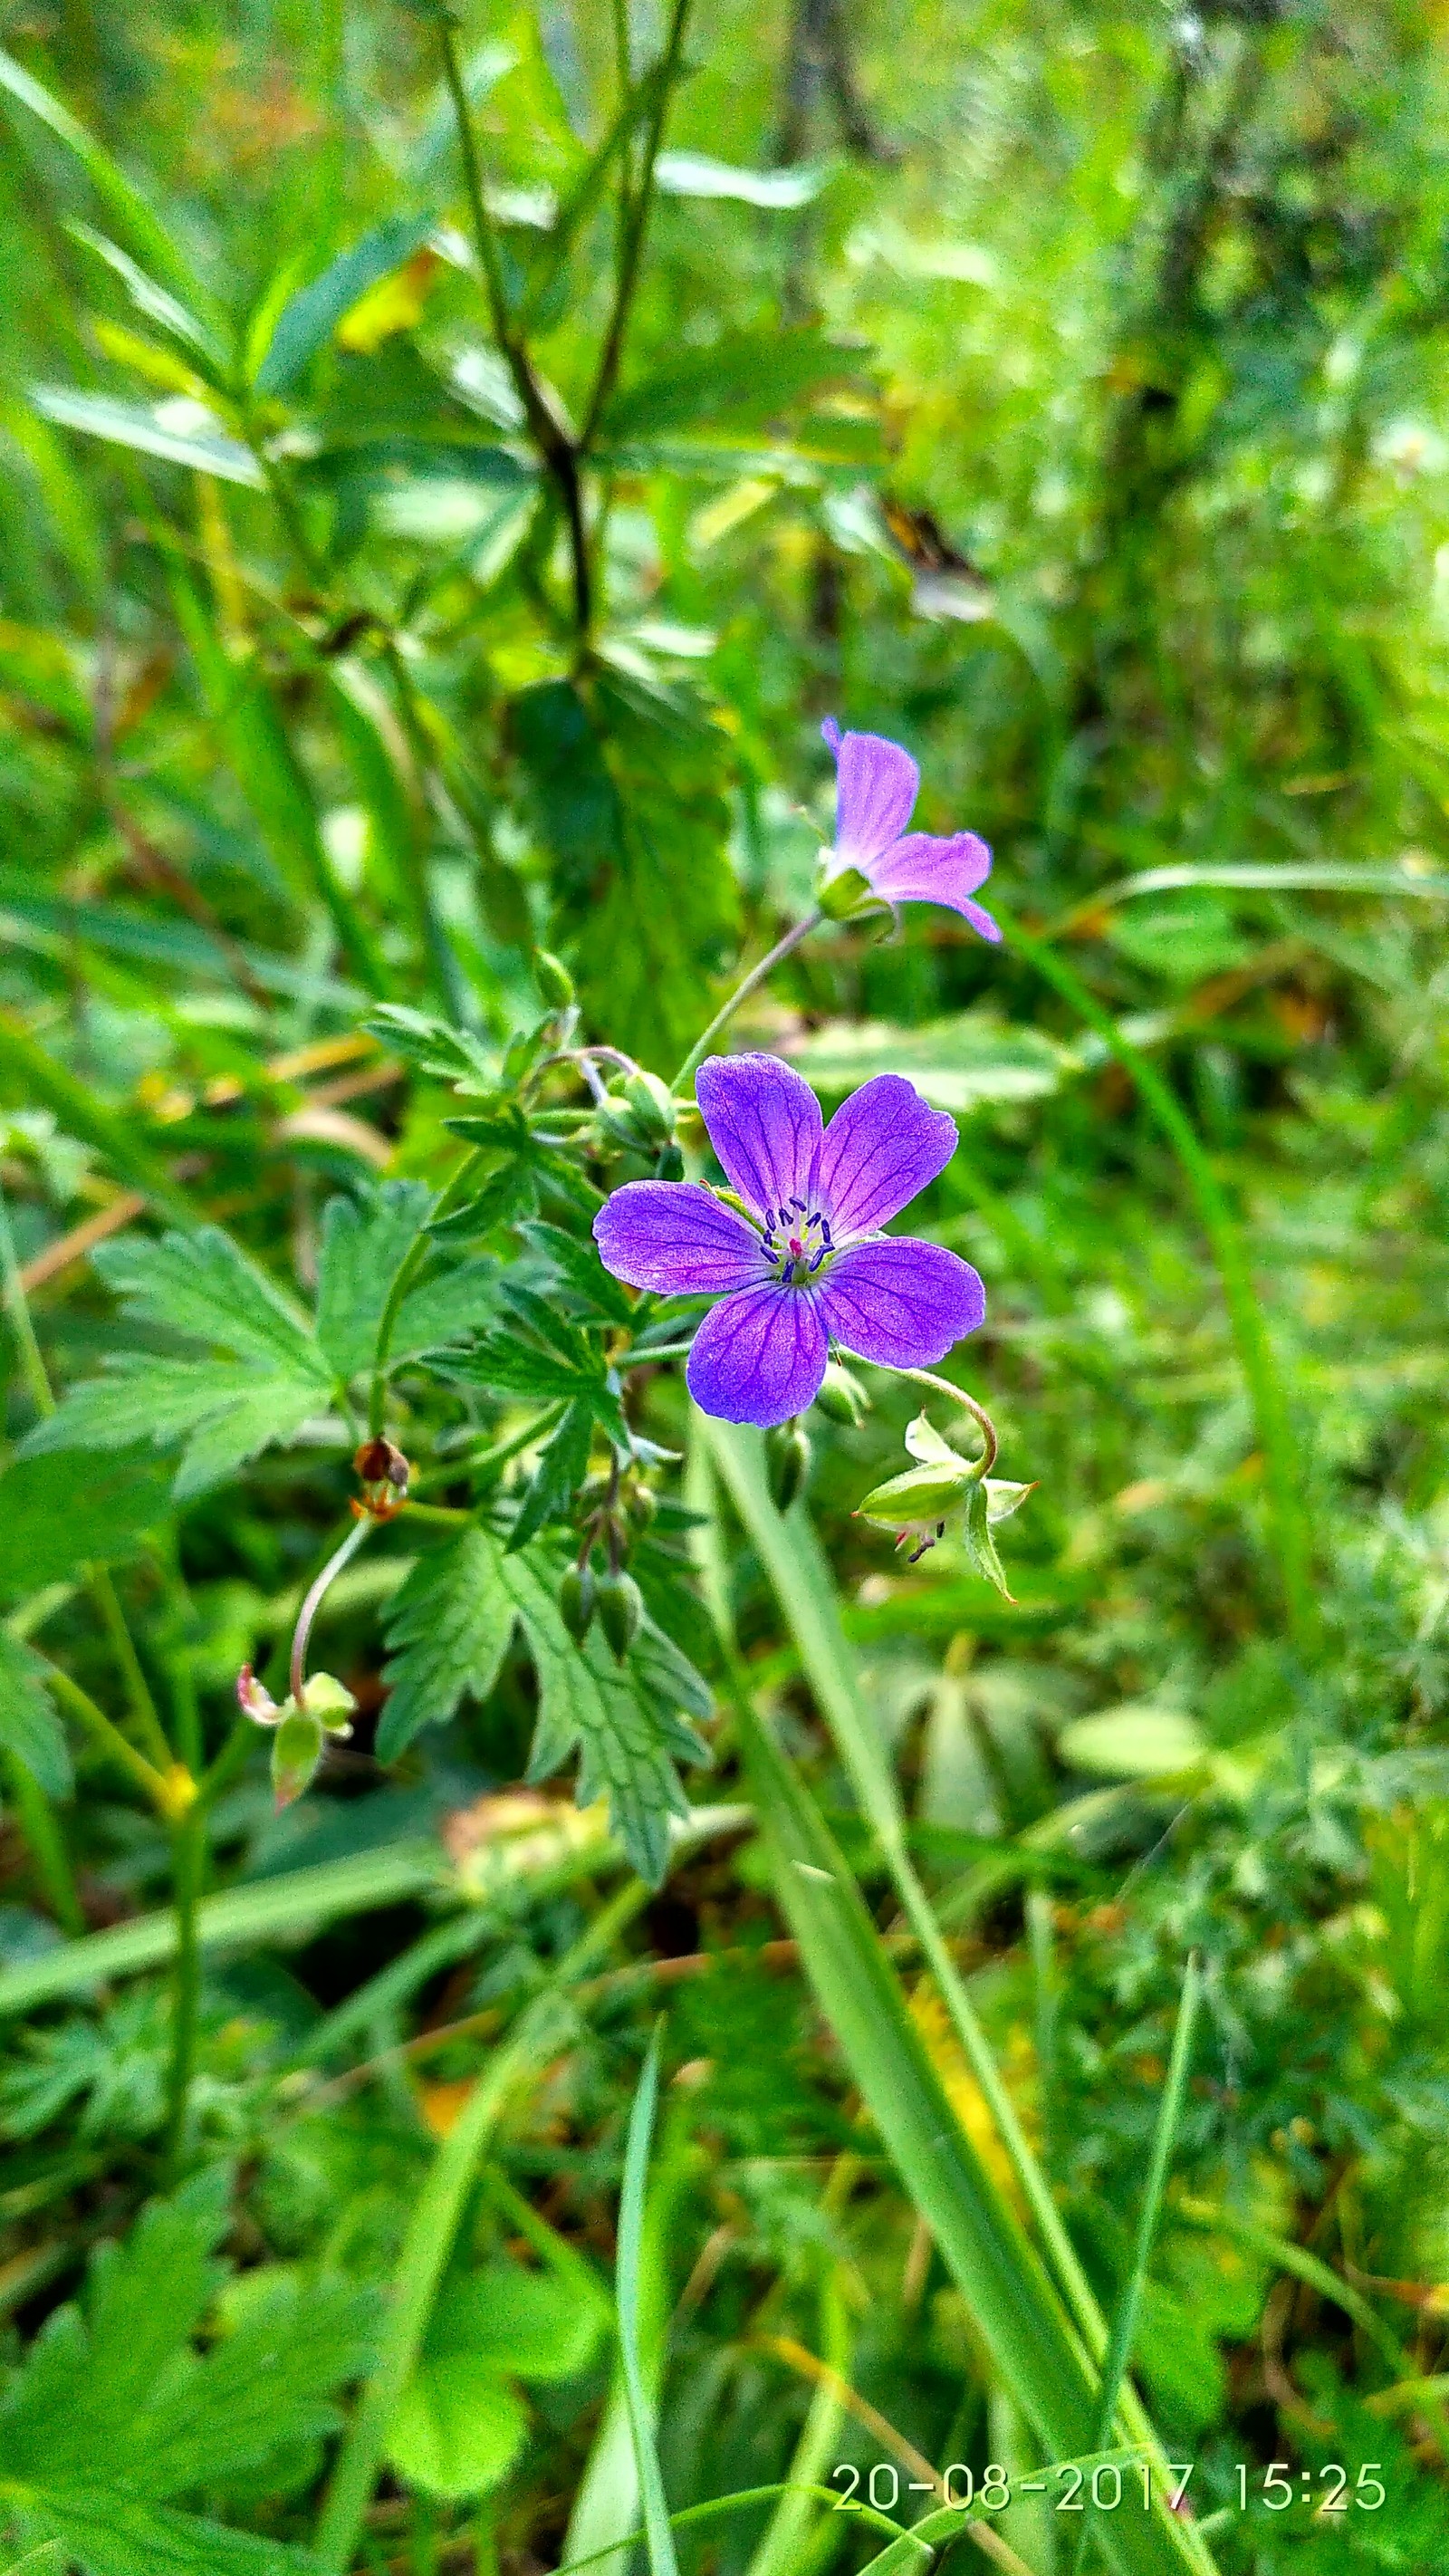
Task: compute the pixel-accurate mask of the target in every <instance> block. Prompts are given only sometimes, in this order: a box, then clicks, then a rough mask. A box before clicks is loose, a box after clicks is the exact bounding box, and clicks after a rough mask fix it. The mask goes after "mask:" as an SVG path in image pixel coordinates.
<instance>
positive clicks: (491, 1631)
mask: <svg viewBox="0 0 1449 2576" xmlns="http://www.w3.org/2000/svg"><path fill="white" fill-rule="evenodd" d="M499 1554H500V1551H499V1546H498V1542H497V1541H496V1539H494V1538H493V1537H492V1536H491V1535H490V1533H489V1532H488V1531H486V1530H482V1529H471V1530H465V1531H464V1533H463V1535H462V1537H461V1538H458V1539H455V1540H454V1542H453V1544H452V1545H451V1547H445V1548H440V1549H439V1550H438V1552H437V1554H436V1555H434V1556H425V1557H422V1558H420V1559H419V1561H418V1563H417V1564H416V1565H415V1566H414V1567H413V1570H412V1572H411V1574H409V1576H408V1577H407V1580H406V1581H405V1582H404V1584H403V1586H402V1588H401V1590H400V1591H399V1593H398V1596H397V1599H396V1600H395V1601H394V1603H393V1605H392V1611H391V1615H390V1617H389V1619H388V1623H387V1637H388V1644H389V1646H390V1647H391V1648H392V1650H393V1652H392V1657H391V1660H390V1661H389V1663H388V1666H387V1669H386V1672H385V1674H384V1677H383V1678H384V1680H385V1681H386V1683H387V1686H388V1700H387V1705H386V1707H385V1708H384V1710H383V1713H382V1718H381V1721H380V1723H379V1725H378V1730H377V1757H378V1760H379V1761H380V1762H395V1761H396V1759H397V1757H398V1755H399V1754H400V1753H402V1752H404V1751H405V1750H406V1748H407V1747H408V1745H409V1744H411V1742H412V1740H413V1737H414V1736H415V1735H416V1734H417V1733H418V1732H419V1730H420V1729H421V1728H422V1727H425V1726H438V1725H442V1724H444V1723H445V1722H446V1721H447V1719H448V1718H450V1717H451V1716H452V1715H453V1712H454V1710H455V1709H456V1708H457V1706H458V1703H459V1701H460V1700H461V1699H462V1697H463V1694H464V1692H465V1691H471V1693H472V1695H473V1697H474V1698H475V1699H486V1698H487V1696H488V1693H489V1692H490V1691H491V1689H492V1688H493V1685H494V1683H495V1682H496V1680H497V1678H498V1674H499V1669H500V1667H501V1665H502V1662H503V1658H504V1656H505V1655H506V1654H507V1652H508V1645H509V1640H510V1638H511V1637H512V1635H513V1628H514V1621H515V1618H516V1616H517V1613H516V1609H515V1605H514V1602H513V1600H512V1597H511V1595H510V1594H509V1593H508V1592H507V1591H506V1590H505V1588H504V1587H503V1585H502V1584H501V1583H500V1582H499V1580H498V1572H497V1569H498V1559H499ZM399 1649H401V1651H400V1652H399V1651H398V1650H399Z"/></svg>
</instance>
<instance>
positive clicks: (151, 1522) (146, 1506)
mask: <svg viewBox="0 0 1449 2576" xmlns="http://www.w3.org/2000/svg"><path fill="white" fill-rule="evenodd" d="M145 1428H146V1430H147V1431H149V1429H150V1424H149V1422H148V1423H147V1424H146V1426H145ZM170 1484H171V1479H170V1477H169V1476H168V1475H167V1473H166V1470H165V1468H164V1467H163V1466H161V1465H160V1463H159V1462H158V1460H157V1459H156V1457H155V1455H154V1452H152V1451H151V1450H150V1449H149V1448H147V1449H141V1448H137V1449H135V1450H133V1451H132V1452H131V1453H130V1454H129V1455H128V1456H123V1457H119V1458H115V1459H111V1460H107V1462H106V1463H105V1464H104V1465H103V1464H102V1463H101V1462H100V1460H99V1459H97V1458H95V1457H94V1456H92V1457H83V1456H80V1455H79V1454H77V1453H76V1452H74V1451H68V1450H59V1451H55V1452H53V1453H52V1454H50V1455H49V1456H44V1457H38V1458H36V1457H32V1458H20V1459H17V1460H16V1462H15V1464H14V1465H13V1466H10V1467H7V1468H6V1470H5V1473H4V1475H3V1476H0V1534H3V1541H4V1545H3V1553H0V1592H3V1593H4V1594H5V1595H6V1597H8V1598H14V1597H16V1596H19V1595H22V1594H25V1593H30V1592H38V1591H39V1590H40V1589H41V1587H42V1585H43V1584H47V1583H60V1582H64V1581H65V1580H66V1578H67V1577H68V1576H70V1575H73V1574H76V1573H77V1572H78V1571H79V1570H80V1568H81V1567H82V1566H83V1565H120V1564H123V1563H124V1562H125V1561H126V1560H127V1559H128V1558H129V1557H132V1556H134V1555H135V1553H136V1550H137V1548H138V1546H139V1545H140V1542H141V1539H142V1536H143V1534H144V1533H145V1532H146V1531H147V1530H152V1529H155V1528H156V1527H157V1525H158V1524H159V1523H160V1522H161V1521H163V1520H164V1519H165V1517H166V1514H167V1511H168V1508H169V1501H170Z"/></svg>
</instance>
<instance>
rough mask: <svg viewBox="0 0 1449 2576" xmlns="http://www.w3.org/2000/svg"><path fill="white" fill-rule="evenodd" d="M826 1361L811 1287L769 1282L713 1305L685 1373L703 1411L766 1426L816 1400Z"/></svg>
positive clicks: (822, 1328)
mask: <svg viewBox="0 0 1449 2576" xmlns="http://www.w3.org/2000/svg"><path fill="white" fill-rule="evenodd" d="M825 1360H826V1339H825V1326H824V1324H823V1322H822V1321H821V1317H820V1309H819V1299H818V1297H817V1295H816V1293H815V1291H813V1290H811V1289H804V1288H780V1287H776V1286H775V1285H773V1284H772V1285H771V1286H769V1287H767V1288H748V1289H746V1290H745V1291H744V1293H743V1294H742V1295H741V1296H738V1297H726V1298H725V1299H724V1301H723V1303H722V1304H721V1305H718V1306H715V1307H713V1308H712V1309H711V1311H710V1313H709V1314H707V1315H706V1317H705V1319H704V1322H703V1323H702V1324H701V1325H700V1328H699V1331H698V1332H697V1333H696V1334H695V1337H694V1348H693V1350H692V1351H691V1352H690V1354H689V1366H688V1368H687V1369H686V1370H685V1376H686V1378H687V1379H688V1381H689V1392H690V1394H691V1395H692V1396H693V1398H694V1400H695V1403H696V1404H697V1405H698V1406H699V1408H700V1411H701V1412H702V1413H712V1414H714V1416H715V1417H716V1419H717V1420H718V1421H720V1422H757V1423H759V1424H760V1425H761V1426H762V1427H767V1426H768V1425H769V1424H770V1423H773V1422H787V1421H788V1420H789V1418H790V1416H791V1414H792V1413H803V1412H804V1410H805V1407H806V1405H807V1404H813V1403H814V1401H815V1398H816V1396H817V1395H818V1394H819V1392H820V1381H821V1379H822V1378H823V1377H824V1375H825Z"/></svg>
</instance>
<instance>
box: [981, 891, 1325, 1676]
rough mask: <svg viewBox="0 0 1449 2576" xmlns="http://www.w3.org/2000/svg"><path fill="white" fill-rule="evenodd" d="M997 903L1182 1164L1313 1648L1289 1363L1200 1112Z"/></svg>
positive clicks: (1307, 1542)
mask: <svg viewBox="0 0 1449 2576" xmlns="http://www.w3.org/2000/svg"><path fill="white" fill-rule="evenodd" d="M996 913H997V918H998V919H999V921H1000V922H1001V926H1002V930H1003V932H1004V933H1005V937H1006V942H1007V946H1008V948H1009V949H1015V950H1016V951H1017V953H1018V954H1019V955H1020V956H1022V957H1024V958H1025V959H1026V961H1027V963H1028V964H1029V965H1031V966H1034V967H1035V968H1036V970H1037V972H1038V974H1039V975H1041V976H1043V977H1044V978H1045V980H1046V982H1047V983H1049V984H1050V985H1052V986H1053V987H1054V988H1055V990H1056V991H1057V992H1058V993H1059V994H1060V995H1061V997H1062V999H1063V1001H1064V1002H1066V1003H1067V1004H1068V1005H1069V1006H1070V1008H1071V1009H1072V1010H1074V1011H1075V1012H1076V1014H1077V1016H1078V1018H1079V1019H1082V1020H1085V1022H1086V1024H1087V1026H1088V1027H1089V1028H1091V1029H1095V1031H1096V1032H1097V1035H1098V1036H1099V1037H1100V1038H1101V1040H1102V1042H1103V1044H1104V1045H1105V1046H1106V1047H1108V1048H1109V1049H1110V1051H1111V1053H1112V1054H1113V1055H1114V1056H1115V1057H1116V1058H1117V1061H1118V1063H1119V1064H1120V1065H1122V1066H1123V1067H1124V1068H1125V1070H1126V1071H1127V1072H1128V1073H1130V1075H1131V1076H1132V1079H1133V1081H1134V1083H1135V1084H1136V1086H1137V1089H1138V1091H1139V1093H1140V1094H1141V1097H1142V1099H1143V1101H1144V1102H1145V1104H1146V1106H1147V1108H1148V1109H1149V1110H1150V1111H1151V1113H1152V1116H1153V1117H1154V1118H1155V1119H1156V1121H1157V1124H1158V1126H1159V1127H1160V1128H1161V1129H1162V1132H1163V1134H1164V1135H1165V1136H1166V1138H1167V1141H1168V1143H1169V1144H1170V1145H1171V1147H1172V1149H1173V1152H1174V1153H1175V1154H1176V1156H1177V1159H1178V1161H1179V1162H1180V1164H1181V1165H1182V1169H1183V1173H1184V1175H1185V1177H1186V1180H1187V1184H1188V1187H1189V1189H1190V1190H1191V1192H1192V1195H1193V1198H1194V1200H1195V1202H1196V1205H1197V1212H1198V1216H1199V1218H1200V1220H1201V1223H1202V1229H1203V1232H1204V1234H1205V1235H1206V1236H1207V1239H1208V1246H1209V1249H1210V1250H1211V1253H1212V1256H1213V1259H1214V1261H1215V1263H1216V1265H1217V1271H1218V1276H1219V1278H1220V1279H1221V1281H1222V1285H1223V1295H1224V1298H1225V1299H1226V1302H1227V1309H1228V1320H1229V1322H1230V1324H1231V1326H1232V1332H1233V1339H1234V1340H1235V1342H1236V1343H1237V1346H1238V1358H1239V1361H1240V1363H1241V1366H1242V1371H1243V1375H1244V1377H1245V1379H1246V1380H1247V1385H1248V1394H1249V1398H1250V1400H1251V1403H1252V1407H1253V1418H1254V1423H1255V1426H1256V1430H1257V1435H1258V1442H1259V1445H1260V1447H1261V1449H1262V1453H1263V1461H1264V1467H1265V1471H1266V1480H1267V1487H1268V1506H1269V1516H1270V1525H1271V1530H1272V1539H1273V1549H1274V1553H1275V1555H1276V1557H1277V1560H1278V1576H1279V1581H1280V1583H1281V1586H1282V1591H1283V1601H1284V1607H1285V1609H1286V1611H1287V1614H1288V1628H1289V1633H1290V1635H1291V1636H1292V1638H1293V1641H1294V1643H1295V1645H1297V1646H1299V1647H1300V1648H1302V1649H1303V1650H1305V1651H1309V1650H1311V1648H1312V1646H1313V1644H1314V1642H1315V1640H1316V1638H1317V1634H1318V1610H1317V1603H1316V1601H1315V1598H1314V1592H1313V1571H1312V1554H1313V1550H1312V1531H1311V1527H1310V1524H1309V1518H1308V1513H1307V1511H1306V1509H1305V1506H1304V1500H1303V1488H1302V1478H1301V1474H1300V1471H1299V1465H1298V1458H1297V1443H1296V1441H1295V1439H1294V1437H1293V1425H1292V1421H1291V1419H1290V1416H1289V1411H1288V1404H1287V1399H1286V1391H1285V1383H1284V1373H1283V1367H1282V1363H1281V1362H1280V1361H1279V1359H1278V1357H1277V1355H1276V1354H1275V1352H1274V1350H1273V1347H1272V1344H1271V1343H1270V1341H1269V1339H1268V1334H1267V1329H1266V1327H1265V1325H1264V1322H1263V1316H1262V1312H1261V1309H1260V1307H1259V1305H1258V1298H1257V1292H1256V1290H1255V1289H1254V1286H1253V1279H1252V1273H1251V1270H1250V1269H1249V1266H1248V1256H1247V1251H1246V1248H1245V1246H1244V1242H1243V1237H1242V1231H1241V1228H1240V1227H1239V1225H1238V1222H1237V1219H1236V1218H1235V1217H1234V1215H1233V1212H1232V1210H1231V1208H1230V1207H1229V1205H1228V1201H1227V1199H1226V1197H1225V1195H1224V1193H1223V1190H1222V1188H1221V1186H1220V1184H1219V1182H1218V1178H1217V1175H1216V1173H1215V1172H1214V1170H1213V1168H1212V1165H1211V1163H1210V1162H1209V1160H1208V1157H1207V1155H1206V1153H1205V1152H1204V1150H1203V1147H1202V1145H1201V1143H1200V1141H1199V1139H1198V1136H1197V1134H1196V1132H1195V1130H1194V1128H1193V1125H1192V1121H1191V1120H1190V1119H1189V1118H1188V1117H1187V1115H1186V1113H1185V1111H1184V1110H1183V1109H1182V1107H1181V1105H1180V1103H1179V1102H1178V1100H1177V1098H1176V1096H1175V1095H1174V1093H1173V1091H1172V1089H1171V1086H1170V1085H1169V1084H1168V1083H1166V1082H1164V1080H1163V1078H1162V1076H1161V1074H1160V1073H1159V1072H1158V1071H1157V1068H1156V1066H1155V1065H1152V1064H1149V1063H1148V1061H1147V1059H1146V1057H1145V1056H1143V1055H1142V1054H1141V1053H1139V1051H1138V1049H1137V1048H1136V1047H1135V1046H1133V1044H1132V1042H1131V1040H1130V1039H1129V1038H1125V1037H1124V1036H1123V1035H1122V1032H1121V1030H1120V1029H1119V1028H1118V1026H1117V1023H1116V1021H1115V1020H1114V1019H1113V1018H1112V1016H1111V1014H1110V1012H1108V1011H1105V1010H1104V1009H1103V1008H1102V1005H1101V1004H1100V1002H1098V1001H1097V999H1096V998H1095V996H1094V995H1093V994H1092V993H1090V992H1089V991H1088V990H1087V987H1086V985H1085V984H1084V983H1083V982H1082V980H1081V978H1080V976H1078V975H1076V974H1074V973H1073V971H1072V969H1071V967H1070V966H1068V965H1066V964H1064V962H1063V960H1062V959H1061V958H1060V957H1058V956H1057V955H1055V953H1054V951H1053V950H1052V949H1051V947H1050V946H1049V945H1048V943H1047V942H1046V941H1045V940H1044V939H1040V938H1037V937H1034V936H1033V934H1032V933H1031V932H1030V931H1027V930H1023V929H1022V928H1021V926H1020V924H1019V923H1018V922H1015V921H1013V920H1012V919H1011V918H1010V917H1009V916H1008V915H1006V914H1004V913H1003V912H1002V909H1001V906H1000V904H999V903H998V904H997V906H996Z"/></svg>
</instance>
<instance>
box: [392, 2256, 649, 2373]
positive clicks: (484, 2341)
mask: <svg viewBox="0 0 1449 2576" xmlns="http://www.w3.org/2000/svg"><path fill="white" fill-rule="evenodd" d="M608 2323H609V2301H608V2298H607V2296H606V2295H605V2292H604V2290H603V2288H602V2286H601V2285H600V2284H599V2283H597V2282H595V2281H594V2280H593V2277H592V2275H591V2274H590V2272H589V2270H588V2267H587V2265H586V2264H583V2263H580V2262H574V2263H571V2264H570V2266H569V2269H568V2273H567V2276H565V2275H563V2274H562V2273H558V2274H554V2273H548V2272H529V2271H525V2270H524V2268H523V2266H522V2264H521V2263H489V2264H485V2265H484V2266H483V2267H482V2269H481V2270H479V2271H476V2272H461V2273H459V2274H457V2275H456V2277H455V2278H454V2279H453V2280H452V2281H451V2282H450V2283H449V2285H448V2287H447V2289H446V2290H445V2291H444V2293H443V2296H442V2297H441V2299H440V2300H439V2302H438V2306H437V2312H436V2314H435V2315H434V2318H433V2322H432V2325H431V2326H430V2328H429V2330H428V2351H429V2353H431V2354H437V2355H439V2356H441V2355H443V2354H448V2353H468V2354H471V2355H472V2356H473V2358H474V2359H475V2360H476V2361H477V2362H478V2363H479V2364H480V2365H481V2366H482V2367H483V2368H484V2369H486V2370H488V2371H490V2372H492V2373H493V2374H494V2375H495V2376H496V2377H498V2378H500V2379H527V2380H539V2381H543V2380H555V2379H574V2378H576V2377H577V2376H578V2373H579V2372H580V2371H581V2370H586V2369H587V2368H588V2365H589V2363H590V2362H591V2361H592V2360H593V2357H594V2354H595V2353H596V2352H597V2350H598V2347H599V2341H600V2338H601V2336H602V2335H603V2333H604V2331H605V2329H606V2327H607V2326H608Z"/></svg>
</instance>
